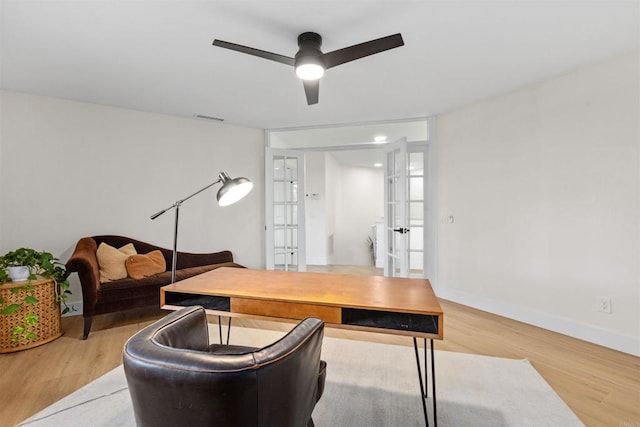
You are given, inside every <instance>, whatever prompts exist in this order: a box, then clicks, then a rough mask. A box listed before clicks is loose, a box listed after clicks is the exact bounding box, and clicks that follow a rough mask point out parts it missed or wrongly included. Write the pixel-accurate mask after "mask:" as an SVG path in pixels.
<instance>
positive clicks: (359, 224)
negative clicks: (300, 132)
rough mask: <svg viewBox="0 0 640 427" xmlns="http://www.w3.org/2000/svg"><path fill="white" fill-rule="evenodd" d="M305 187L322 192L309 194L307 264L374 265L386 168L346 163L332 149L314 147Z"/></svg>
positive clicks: (309, 191)
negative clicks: (372, 240)
mask: <svg viewBox="0 0 640 427" xmlns="http://www.w3.org/2000/svg"><path fill="white" fill-rule="evenodd" d="M305 193H307V194H313V193H317V194H318V199H313V198H311V197H308V198H307V199H306V206H305V208H306V217H305V218H306V227H307V246H306V248H307V264H313V265H327V264H341V265H372V260H371V255H370V252H369V248H368V245H367V237H368V236H371V234H372V231H371V226H372V225H373V224H374V222H375V221H376V220H377V219H379V218H380V217H382V215H384V172H383V171H382V170H381V169H373V168H362V167H353V166H347V165H344V164H341V163H339V162H338V161H336V159H335V157H333V156H332V155H331V153H330V152H308V153H306V154H305ZM331 235H333V241H334V245H333V252H332V251H331V248H330V245H329V243H328V241H329V239H330V236H331Z"/></svg>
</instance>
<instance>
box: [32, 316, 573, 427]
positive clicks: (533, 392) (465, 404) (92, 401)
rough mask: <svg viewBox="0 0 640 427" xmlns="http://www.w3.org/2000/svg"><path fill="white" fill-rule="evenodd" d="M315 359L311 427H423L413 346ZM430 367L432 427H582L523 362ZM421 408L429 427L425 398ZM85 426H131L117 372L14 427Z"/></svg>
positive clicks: (358, 349)
mask: <svg viewBox="0 0 640 427" xmlns="http://www.w3.org/2000/svg"><path fill="white" fill-rule="evenodd" d="M282 334H283V333H281V332H275V331H266V330H257V329H250V328H240V327H237V328H232V330H231V341H232V343H234V344H244V345H253V346H262V345H265V344H267V343H269V342H273V341H275V340H276V339H278V338H279V337H280V336H282ZM214 336H217V328H216V329H215V330H213V329H212V340H213V339H214V338H213V337H214ZM407 339H408V343H410V342H411V341H410V338H407ZM420 353H421V355H422V354H423V352H422V351H421V352H420ZM322 358H323V359H324V360H326V361H327V366H328V367H327V382H326V388H325V391H324V395H323V397H322V399H321V400H320V402H318V405H317V406H316V409H315V411H314V413H313V419H314V421H315V424H316V426H318V427H335V426H348V427H360V426H361V427H365V426H366V427H371V426H380V427H395V426H402V427H409V426H424V425H425V421H424V416H423V412H422V404H421V402H420V386H419V383H418V378H417V368H416V361H415V353H414V350H413V347H411V346H399V345H389V344H378V343H371V342H364V341H351V340H345V339H338V338H328V337H325V338H324V341H323V346H322ZM435 360H436V386H437V415H438V425H439V426H443V427H457V426H487V427H489V426H490V427H499V426H514V427H516V426H517V427H526V426H535V427H540V426H563V427H570V426H582V425H583V424H582V423H581V422H580V420H579V419H578V418H577V417H576V416H575V414H574V413H573V412H571V410H570V409H569V408H568V407H567V406H566V404H565V403H564V402H563V401H562V400H561V399H560V397H559V396H558V395H557V394H556V393H555V392H554V391H553V389H551V387H550V386H549V385H548V384H547V383H546V382H545V381H544V379H543V378H542V377H541V376H540V375H539V374H538V372H537V371H536V370H535V369H534V368H533V366H532V365H531V364H530V363H529V361H527V360H513V359H503V358H497V357H488V356H476V355H469V354H463V353H454V352H446V351H436V354H435ZM430 390H431V389H430V388H429V391H430ZM427 403H428V411H429V423H430V425H433V413H432V408H431V404H432V401H431V397H429V399H428V402H427ZM87 422H89V424H90V425H92V426H96V427H98V426H104V427H107V426H108V427H112V426H135V421H134V417H133V408H132V406H131V400H130V397H129V392H128V390H127V383H126V379H125V377H124V371H123V369H122V366H119V367H117V368H116V369H114V370H113V371H111V372H109V373H107V374H106V375H104V376H102V377H100V378H98V379H97V380H95V381H93V382H92V383H90V384H88V385H86V386H85V387H83V388H81V389H79V390H77V391H75V392H74V393H72V394H70V395H69V396H67V397H65V398H64V399H62V400H60V401H58V402H56V403H55V404H53V405H51V406H49V407H48V408H46V409H44V410H43V411H41V412H39V413H38V414H36V415H34V416H33V417H31V418H29V419H28V420H26V421H24V422H23V423H22V424H20V426H34V427H35V426H51V427H53V426H56V427H57V426H60V425H71V426H77V425H89V424H87Z"/></svg>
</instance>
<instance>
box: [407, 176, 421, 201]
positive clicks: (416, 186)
mask: <svg viewBox="0 0 640 427" xmlns="http://www.w3.org/2000/svg"><path fill="white" fill-rule="evenodd" d="M423 181H424V179H423V178H422V176H418V177H411V178H409V200H423V199H424V190H423Z"/></svg>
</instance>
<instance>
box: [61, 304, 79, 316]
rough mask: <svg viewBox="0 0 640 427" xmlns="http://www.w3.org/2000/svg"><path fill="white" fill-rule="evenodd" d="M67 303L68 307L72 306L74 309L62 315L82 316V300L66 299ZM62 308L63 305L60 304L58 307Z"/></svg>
mask: <svg viewBox="0 0 640 427" xmlns="http://www.w3.org/2000/svg"><path fill="white" fill-rule="evenodd" d="M67 305H68V306H69V307H74V308H75V311H70V312H68V313H67V314H63V315H62V317H71V316H82V311H83V308H84V305H83V304H82V301H67ZM63 308H64V306H62V305H61V307H60V309H63Z"/></svg>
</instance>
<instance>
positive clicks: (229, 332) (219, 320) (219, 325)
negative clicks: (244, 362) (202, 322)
mask: <svg viewBox="0 0 640 427" xmlns="http://www.w3.org/2000/svg"><path fill="white" fill-rule="evenodd" d="M218 331H219V333H220V344H222V316H218ZM230 334H231V317H229V322H228V323H227V345H229V335H230Z"/></svg>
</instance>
